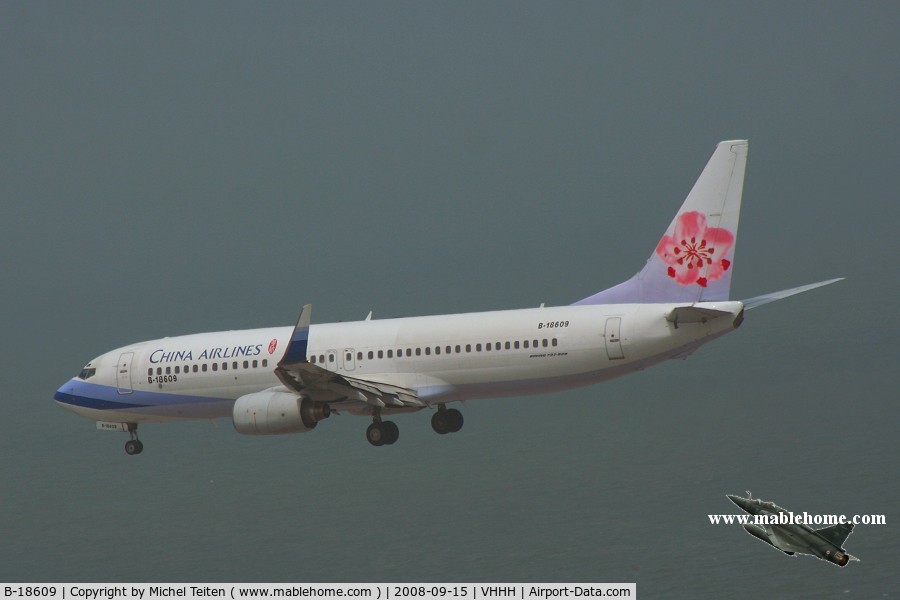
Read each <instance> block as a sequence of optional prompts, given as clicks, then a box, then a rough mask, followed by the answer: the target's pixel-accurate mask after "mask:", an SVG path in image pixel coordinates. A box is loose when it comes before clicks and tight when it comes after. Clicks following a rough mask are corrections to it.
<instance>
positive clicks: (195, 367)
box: [192, 360, 256, 373]
mask: <svg viewBox="0 0 900 600" xmlns="http://www.w3.org/2000/svg"><path fill="white" fill-rule="evenodd" d="M253 362H256V361H255V360H254V361H253ZM253 366H256V365H253ZM192 370H193V371H194V373H196V372H197V371H198V369H197V365H194V368H193V369H192Z"/></svg>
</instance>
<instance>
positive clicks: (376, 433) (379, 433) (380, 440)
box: [366, 423, 385, 446]
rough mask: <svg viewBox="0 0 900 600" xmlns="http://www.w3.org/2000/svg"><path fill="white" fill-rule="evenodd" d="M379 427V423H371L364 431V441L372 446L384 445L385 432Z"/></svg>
mask: <svg viewBox="0 0 900 600" xmlns="http://www.w3.org/2000/svg"><path fill="white" fill-rule="evenodd" d="M381 425H382V424H381V423H372V424H371V425H369V427H368V428H367V429H366V439H367V440H369V443H370V444H372V445H373V446H382V445H384V443H385V431H384V429H382V428H381Z"/></svg>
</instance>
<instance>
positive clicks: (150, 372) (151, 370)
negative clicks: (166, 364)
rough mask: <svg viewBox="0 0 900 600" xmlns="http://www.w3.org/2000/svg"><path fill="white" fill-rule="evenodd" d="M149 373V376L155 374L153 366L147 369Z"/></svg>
mask: <svg viewBox="0 0 900 600" xmlns="http://www.w3.org/2000/svg"><path fill="white" fill-rule="evenodd" d="M147 375H148V376H150V375H153V367H150V368H149V369H147Z"/></svg>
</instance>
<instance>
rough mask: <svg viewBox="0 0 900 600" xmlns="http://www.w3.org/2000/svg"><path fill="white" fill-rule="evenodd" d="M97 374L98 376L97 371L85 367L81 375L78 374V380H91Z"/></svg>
mask: <svg viewBox="0 0 900 600" xmlns="http://www.w3.org/2000/svg"><path fill="white" fill-rule="evenodd" d="M96 374H97V369H93V368H90V367H85V368H83V369H82V370H81V373H79V374H78V379H90V378H91V377H93V376H94V375H96Z"/></svg>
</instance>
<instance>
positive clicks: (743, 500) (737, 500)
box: [726, 494, 747, 510]
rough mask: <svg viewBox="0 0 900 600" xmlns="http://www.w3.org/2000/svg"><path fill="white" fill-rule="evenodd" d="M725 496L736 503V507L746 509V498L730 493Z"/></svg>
mask: <svg viewBox="0 0 900 600" xmlns="http://www.w3.org/2000/svg"><path fill="white" fill-rule="evenodd" d="M726 497H727V498H728V499H729V500H731V501H732V502H734V503H735V505H737V507H738V508H740V509H741V510H747V500H746V498H741V497H740V496H735V495H732V494H728V495H727V496H726Z"/></svg>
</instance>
